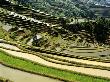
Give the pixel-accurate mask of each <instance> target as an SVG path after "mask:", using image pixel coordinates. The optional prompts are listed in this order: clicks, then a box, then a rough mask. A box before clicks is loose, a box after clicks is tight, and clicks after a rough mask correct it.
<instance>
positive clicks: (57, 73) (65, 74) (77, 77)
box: [0, 51, 110, 82]
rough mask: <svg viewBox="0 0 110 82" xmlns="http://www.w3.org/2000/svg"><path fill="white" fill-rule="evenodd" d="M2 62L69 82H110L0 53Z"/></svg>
mask: <svg viewBox="0 0 110 82" xmlns="http://www.w3.org/2000/svg"><path fill="white" fill-rule="evenodd" d="M0 62H3V63H5V64H7V65H11V66H12V67H16V68H20V69H22V70H26V71H31V72H34V73H39V74H44V75H47V76H48V75H49V76H53V77H56V78H61V79H64V80H69V81H78V82H110V80H108V79H103V78H96V77H92V76H87V75H84V74H79V73H76V72H69V71H64V70H59V69H55V68H52V67H46V66H43V65H40V64H37V63H32V62H30V61H29V60H23V59H20V58H16V57H12V56H10V55H9V54H7V53H5V52H3V51H0Z"/></svg>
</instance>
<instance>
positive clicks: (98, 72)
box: [0, 48, 110, 78]
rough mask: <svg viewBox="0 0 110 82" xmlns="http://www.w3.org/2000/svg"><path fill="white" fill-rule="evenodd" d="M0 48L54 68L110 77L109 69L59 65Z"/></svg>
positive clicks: (30, 55)
mask: <svg viewBox="0 0 110 82" xmlns="http://www.w3.org/2000/svg"><path fill="white" fill-rule="evenodd" d="M0 49H1V50H3V51H5V52H8V53H10V54H12V55H14V56H17V57H22V58H25V59H29V60H32V61H35V62H38V63H41V64H44V65H46V66H52V67H55V68H60V69H67V70H71V71H76V72H81V73H85V74H89V75H95V76H102V77H108V78H110V71H107V70H100V69H92V68H83V67H75V66H66V65H60V64H55V63H51V62H48V61H45V60H43V59H42V58H40V57H37V56H35V55H32V54H28V53H22V52H16V51H10V50H6V49H2V48H0Z"/></svg>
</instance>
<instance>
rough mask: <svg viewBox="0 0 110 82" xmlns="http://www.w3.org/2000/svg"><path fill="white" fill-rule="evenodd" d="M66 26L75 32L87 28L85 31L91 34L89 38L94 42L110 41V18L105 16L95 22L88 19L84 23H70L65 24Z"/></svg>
mask: <svg viewBox="0 0 110 82" xmlns="http://www.w3.org/2000/svg"><path fill="white" fill-rule="evenodd" d="M64 28H66V29H68V30H70V31H72V32H74V33H78V32H79V31H81V30H85V32H86V33H87V34H89V35H90V37H89V36H88V38H90V39H91V41H92V42H95V41H97V42H98V43H104V44H105V43H107V44H109V43H110V42H109V41H108V40H109V36H110V20H107V19H105V18H98V19H96V21H94V22H92V21H89V20H88V22H84V23H77V24H69V25H66V26H64Z"/></svg>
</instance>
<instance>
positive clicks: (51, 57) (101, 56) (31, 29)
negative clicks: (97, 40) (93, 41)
mask: <svg viewBox="0 0 110 82" xmlns="http://www.w3.org/2000/svg"><path fill="white" fill-rule="evenodd" d="M17 8H18V10H17ZM0 21H1V22H0V23H1V28H0V38H1V39H0V50H2V51H4V52H6V53H9V54H10V55H11V56H12V57H17V58H21V59H22V58H23V59H24V60H25V59H26V60H29V61H33V62H35V63H38V64H41V65H44V67H45V66H46V67H47V68H55V69H56V68H57V69H62V70H66V71H68V70H69V71H71V72H78V73H79V74H81V73H82V74H87V75H90V77H92V78H93V76H95V77H94V78H96V77H99V78H100V77H101V78H103V79H104V78H105V79H107V78H109V79H110V54H109V53H110V49H109V47H106V48H105V47H101V46H97V47H85V46H78V45H72V47H71V49H70V48H66V49H65V48H64V50H63V51H61V52H60V51H54V50H49V49H44V48H42V47H35V46H32V45H31V46H29V45H27V42H28V41H29V40H30V39H32V37H33V36H34V35H35V34H36V33H37V32H38V33H39V32H41V33H42V35H46V33H47V32H48V33H49V32H50V34H51V33H53V34H51V35H54V34H55V35H57V34H56V30H58V27H60V28H62V26H61V25H60V24H61V21H59V18H57V17H54V16H50V15H47V14H45V13H43V12H39V11H35V10H31V9H28V8H25V7H23V6H18V5H13V4H12V3H9V7H8V5H0ZM8 26H9V28H8V30H6V29H7V27H8ZM56 27H57V29H56ZM16 29H17V30H16ZM63 30H64V31H65V32H67V34H69V32H68V31H67V30H66V29H63ZM60 31H61V30H60ZM43 32H46V33H45V34H44V33H43ZM4 34H5V35H7V36H4ZM16 34H17V35H16ZM55 35H54V36H55ZM75 36H76V35H75ZM79 36H81V34H79V35H78V36H77V38H75V40H74V44H77V43H78V41H79V40H80V39H79V38H80V37H79ZM6 37H8V39H6ZM9 37H11V39H13V42H12V41H6V40H10V39H9ZM46 37H48V36H46ZM49 38H52V39H51V40H50V41H52V40H54V42H56V43H57V42H58V39H60V40H59V42H60V43H61V44H64V43H65V44H68V42H71V41H68V42H67V40H63V39H61V38H62V37H61V36H59V35H58V38H56V37H55V38H53V37H49ZM4 39H6V40H4ZM45 41H46V40H45ZM62 42H64V43H62ZM71 43H72V42H71ZM82 43H83V44H86V42H85V41H83V42H82ZM50 44H52V43H50ZM65 44H64V45H62V46H63V47H65ZM79 44H80V43H79ZM68 45H69V44H68ZM50 49H51V48H50ZM3 57H4V58H5V55H4V56H3ZM1 58H2V57H1ZM8 58H9V57H8ZM15 59H16V58H15ZM13 60H14V58H13ZM19 61H21V60H19ZM5 62H6V61H5ZM21 62H22V61H21ZM11 66H12V64H11ZM32 66H33V65H32ZM46 75H48V73H46ZM53 75H55V77H57V76H56V75H57V74H56V73H55V74H53ZM70 76H71V75H70ZM81 76H82V75H81ZM53 77H54V76H53ZM78 77H80V76H78ZM57 78H59V77H57ZM62 78H63V79H64V77H62ZM70 78H71V77H70ZM109 79H107V81H108V82H109ZM66 80H69V79H68V77H67V78H66ZM73 80H74V78H73V79H72V81H73ZM69 81H70V80H69ZM81 82H83V81H82V79H81ZM88 82H89V81H88ZM91 82H93V81H92V80H91ZM96 82H98V81H96ZM99 82H101V81H99ZM102 82H104V81H102ZM105 82H106V81H105Z"/></svg>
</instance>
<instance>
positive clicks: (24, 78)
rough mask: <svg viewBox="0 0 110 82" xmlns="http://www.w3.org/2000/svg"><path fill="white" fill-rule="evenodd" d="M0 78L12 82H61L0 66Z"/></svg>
mask: <svg viewBox="0 0 110 82" xmlns="http://www.w3.org/2000/svg"><path fill="white" fill-rule="evenodd" d="M0 77H3V78H7V79H10V80H12V81H14V82H61V81H59V80H56V79H51V78H48V77H44V76H40V75H34V74H30V73H27V72H23V71H20V70H16V69H12V68H9V67H6V66H3V65H1V64H0Z"/></svg>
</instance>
